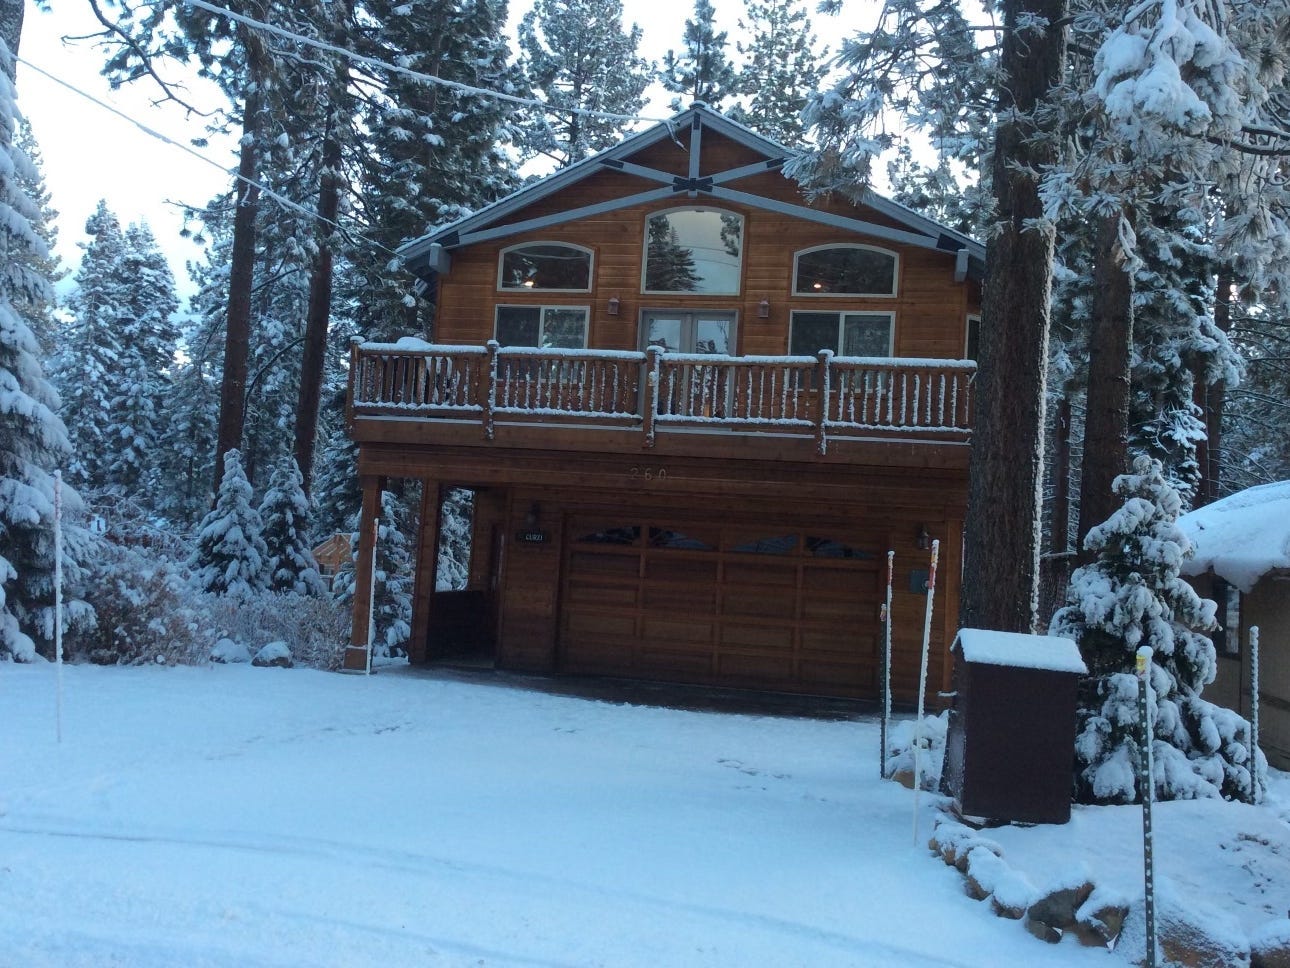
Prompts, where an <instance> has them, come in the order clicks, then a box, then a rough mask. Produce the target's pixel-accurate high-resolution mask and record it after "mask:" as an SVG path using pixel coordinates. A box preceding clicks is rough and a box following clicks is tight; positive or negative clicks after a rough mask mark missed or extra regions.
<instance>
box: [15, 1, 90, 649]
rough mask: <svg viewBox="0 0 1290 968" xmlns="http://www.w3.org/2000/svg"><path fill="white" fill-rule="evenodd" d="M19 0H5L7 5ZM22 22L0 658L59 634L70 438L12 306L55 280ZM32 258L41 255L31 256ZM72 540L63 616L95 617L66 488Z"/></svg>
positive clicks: (83, 544)
mask: <svg viewBox="0 0 1290 968" xmlns="http://www.w3.org/2000/svg"><path fill="white" fill-rule="evenodd" d="M10 6H12V5H10V4H6V8H8V7H10ZM17 6H18V7H19V11H18V15H17V21H16V24H15V23H14V22H11V21H10V19H9V15H10V14H12V13H13V11H12V10H9V9H6V11H5V22H4V23H3V25H2V26H3V27H4V28H5V29H4V30H3V31H0V251H3V252H5V253H7V254H8V257H7V258H6V259H5V260H4V262H3V264H0V660H17V661H19V662H29V661H31V660H32V659H34V658H35V657H36V654H37V648H38V646H40V647H42V648H43V647H46V646H48V645H49V644H50V643H52V641H53V638H54V608H53V605H54V533H53V523H54V479H53V474H54V471H55V470H56V469H58V468H59V466H60V465H64V464H66V463H67V461H68V459H69V457H70V454H71V445H70V444H69V442H68V438H67V429H66V428H65V427H64V426H63V422H62V421H61V420H60V419H59V418H58V414H57V407H58V398H57V395H56V393H55V392H54V389H53V388H52V387H51V386H50V384H49V382H48V381H47V380H46V379H45V375H44V372H43V371H42V369H41V366H40V360H39V357H38V354H39V352H40V347H39V346H38V344H37V342H36V338H35V336H34V335H33V334H32V331H31V328H30V327H29V326H28V325H27V323H26V322H25V321H24V320H23V319H22V318H21V317H20V316H19V315H18V313H17V312H16V311H15V309H14V302H15V300H19V301H24V302H26V303H27V304H31V303H34V302H38V301H40V300H42V299H47V298H49V283H48V281H47V280H45V279H43V278H41V276H40V275H39V274H38V273H37V271H36V270H35V268H34V266H36V265H37V264H38V259H39V258H41V257H44V256H46V255H48V252H47V251H46V249H45V246H44V242H43V241H42V240H41V238H40V236H39V235H38V234H37V233H36V231H35V230H34V229H33V228H32V223H31V219H33V218H35V217H37V214H38V213H37V208H36V205H35V203H33V201H32V200H31V199H30V198H28V197H27V196H26V194H25V193H24V192H23V189H22V184H21V181H20V179H19V178H18V177H16V175H17V173H18V172H26V174H27V176H28V178H30V177H31V175H32V172H31V170H30V165H29V162H28V161H27V158H26V156H25V155H24V154H23V153H22V152H21V151H20V150H19V149H18V148H17V146H16V145H15V143H14V135H15V124H16V120H15V119H16V117H17V111H16V107H15V104H14V89H13V76H14V61H13V55H12V54H11V53H10V50H9V46H8V43H9V42H10V41H12V42H13V43H15V44H16V43H17V38H18V32H19V31H20V29H21V23H22V17H21V9H20V8H21V5H20V4H19V5H17ZM33 257H34V258H33ZM63 501H64V508H65V510H66V513H67V516H68V517H67V528H66V536H67V539H68V540H67V546H66V554H65V555H64V558H63V576H64V583H65V587H64V604H65V612H64V615H65V621H66V622H67V624H69V625H71V624H83V623H90V622H92V621H93V612H92V610H91V609H90V608H89V607H88V606H87V605H86V604H85V603H84V602H83V601H82V600H81V599H80V593H79V592H80V586H81V581H82V572H81V568H80V565H79V563H78V562H79V561H80V560H82V559H83V556H84V554H85V553H86V552H87V550H88V535H87V533H86V532H85V531H84V530H82V529H79V528H76V527H75V526H74V524H73V521H74V516H75V514H76V512H78V511H80V510H81V508H82V505H81V501H80V498H79V496H78V495H77V493H76V491H75V490H73V489H72V488H71V487H64V489H63Z"/></svg>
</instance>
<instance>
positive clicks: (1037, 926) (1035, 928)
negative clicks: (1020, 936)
mask: <svg viewBox="0 0 1290 968" xmlns="http://www.w3.org/2000/svg"><path fill="white" fill-rule="evenodd" d="M1026 930H1027V931H1029V932H1030V933H1031V934H1033V935H1034V936H1035V937H1036V938H1038V939H1039V940H1040V941H1047V942H1048V943H1049V944H1057V942H1059V941H1061V940H1062V932H1061V929H1060V928H1054V927H1053V926H1052V925H1051V924H1045V923H1044V922H1043V921H1036V920H1035V919H1034V918H1026Z"/></svg>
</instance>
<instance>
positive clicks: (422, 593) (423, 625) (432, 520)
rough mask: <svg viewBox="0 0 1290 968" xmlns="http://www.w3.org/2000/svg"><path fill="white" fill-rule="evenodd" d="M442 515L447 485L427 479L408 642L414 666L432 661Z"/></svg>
mask: <svg viewBox="0 0 1290 968" xmlns="http://www.w3.org/2000/svg"><path fill="white" fill-rule="evenodd" d="M442 515H443V485H442V484H440V483H439V482H438V481H435V480H423V481H422V482H421V519H420V521H418V522H417V557H416V572H415V574H416V578H415V581H414V584H413V593H412V637H411V639H409V640H408V661H409V662H411V663H412V664H413V665H419V664H421V663H423V662H425V661H426V659H427V658H429V642H428V637H429V634H430V622H431V619H432V617H433V613H434V593H435V583H436V580H437V579H438V572H439V519H440V517H441V516H442Z"/></svg>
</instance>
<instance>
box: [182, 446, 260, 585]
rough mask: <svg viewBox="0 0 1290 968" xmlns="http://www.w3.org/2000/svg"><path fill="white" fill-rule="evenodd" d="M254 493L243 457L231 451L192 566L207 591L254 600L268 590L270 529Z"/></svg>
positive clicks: (198, 538)
mask: <svg viewBox="0 0 1290 968" xmlns="http://www.w3.org/2000/svg"><path fill="white" fill-rule="evenodd" d="M251 493H252V492H251V484H250V482H249V481H247V479H246V474H245V473H244V472H243V470H242V455H241V454H240V453H239V452H238V451H237V450H236V449H234V450H230V451H229V452H228V453H227V454H226V455H225V460H224V476H223V478H222V479H221V480H220V486H219V494H218V495H217V496H216V499H215V507H213V508H211V510H210V512H209V513H208V514H207V515H206V517H205V518H203V519H202V523H201V526H200V528H199V529H198V534H197V548H196V550H194V552H193V556H192V558H191V559H190V560H189V562H188V564H189V567H190V568H192V569H193V581H194V583H195V584H196V586H197V587H198V588H199V589H200V590H201V591H204V592H209V593H211V594H214V595H230V596H233V597H235V598H249V597H251V596H253V595H255V594H256V593H258V592H261V591H263V590H264V589H265V586H266V583H267V582H266V580H267V575H266V573H265V566H266V564H267V561H266V555H267V549H266V548H265V544H264V534H263V531H264V525H263V522H262V521H261V520H260V513H259V511H257V510H256V509H255V507H254V506H253V505H252V504H251Z"/></svg>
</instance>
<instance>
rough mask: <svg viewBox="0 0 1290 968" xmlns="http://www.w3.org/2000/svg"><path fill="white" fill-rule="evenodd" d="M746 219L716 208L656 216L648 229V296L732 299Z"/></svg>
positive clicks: (680, 211) (645, 276) (687, 210)
mask: <svg viewBox="0 0 1290 968" xmlns="http://www.w3.org/2000/svg"><path fill="white" fill-rule="evenodd" d="M743 235H744V219H743V216H742V215H736V214H735V213H734V212H723V211H722V210H721V209H717V208H697V209H696V208H685V209H674V210H672V211H670V212H659V213H658V214H657V215H652V216H650V218H649V221H648V222H647V223H646V229H645V270H644V278H643V279H642V282H641V286H642V288H643V289H644V291H645V292H649V293H663V292H692V293H698V294H700V295H714V296H732V295H735V294H737V293H738V292H739V274H740V270H741V268H742V266H743V249H744V243H743Z"/></svg>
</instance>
